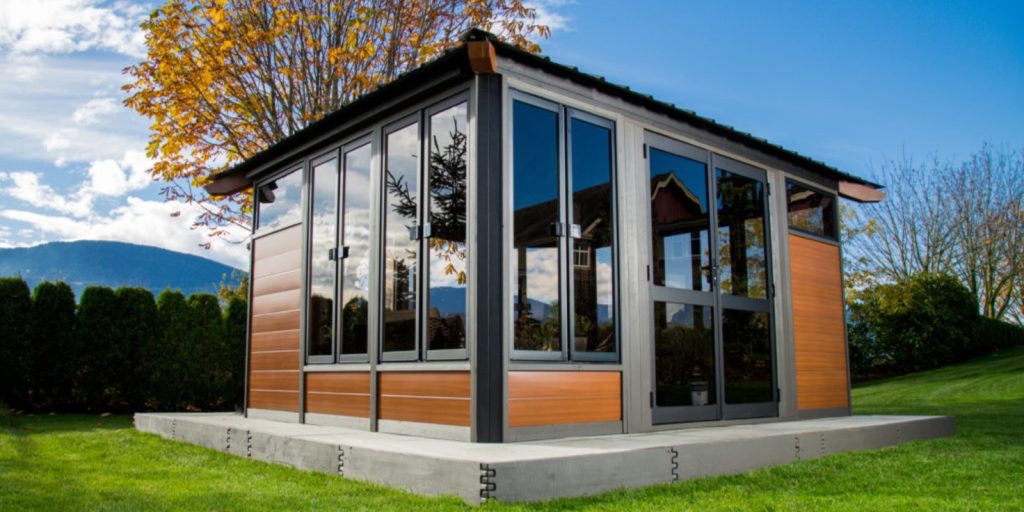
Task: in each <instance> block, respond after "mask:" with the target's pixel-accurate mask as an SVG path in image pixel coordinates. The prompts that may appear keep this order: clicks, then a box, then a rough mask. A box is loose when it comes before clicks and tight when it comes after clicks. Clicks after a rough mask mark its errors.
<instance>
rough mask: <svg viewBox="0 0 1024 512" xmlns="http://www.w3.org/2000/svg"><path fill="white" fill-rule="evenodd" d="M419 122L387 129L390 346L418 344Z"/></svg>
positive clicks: (386, 252)
mask: <svg viewBox="0 0 1024 512" xmlns="http://www.w3.org/2000/svg"><path fill="white" fill-rule="evenodd" d="M419 149H420V148H419V125H418V124H415V123H414V124H411V125H409V126H406V127H405V128H402V129H400V130H397V131H394V132H391V133H389V134H388V135H387V150H386V155H385V161H384V185H385V199H384V211H385V212H386V214H385V241H384V336H383V349H384V351H385V352H393V351H411V350H416V255H417V250H416V244H417V241H416V234H415V231H416V229H417V226H416V210H417V205H418V195H419V183H418V182H417V176H416V175H417V172H416V170H417V169H418V168H419Z"/></svg>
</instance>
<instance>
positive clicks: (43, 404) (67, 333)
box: [29, 282, 84, 409]
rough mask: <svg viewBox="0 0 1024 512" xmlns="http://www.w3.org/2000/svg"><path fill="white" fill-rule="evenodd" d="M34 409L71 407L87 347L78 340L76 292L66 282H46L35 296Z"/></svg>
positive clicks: (33, 346) (33, 311)
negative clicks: (75, 384)
mask: <svg viewBox="0 0 1024 512" xmlns="http://www.w3.org/2000/svg"><path fill="white" fill-rule="evenodd" d="M29 329H30V330H31V332H32V346H31V350H30V355H31V360H32V367H31V371H30V374H29V379H30V380H31V382H32V406H33V408H36V409H62V408H65V407H67V406H68V405H69V404H71V394H72V391H73V389H74V382H75V375H76V374H77V373H78V371H79V369H80V368H81V367H82V355H83V353H84V349H83V347H80V346H79V345H78V344H77V338H76V337H75V333H74V330H75V292H74V291H72V290H71V287H70V286H68V285H67V283H64V282H56V283H51V282H42V283H39V284H38V285H37V286H36V289H35V291H34V292H33V294H32V319H31V321H30V322H29Z"/></svg>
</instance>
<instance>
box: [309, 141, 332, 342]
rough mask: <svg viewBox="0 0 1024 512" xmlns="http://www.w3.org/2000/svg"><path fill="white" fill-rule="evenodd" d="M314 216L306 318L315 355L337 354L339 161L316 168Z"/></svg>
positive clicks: (313, 175)
mask: <svg viewBox="0 0 1024 512" xmlns="http://www.w3.org/2000/svg"><path fill="white" fill-rule="evenodd" d="M311 179H312V180H313V217H312V223H311V224H312V226H311V230H310V246H311V254H310V257H309V259H310V268H309V304H308V308H309V309H308V311H306V317H307V319H308V323H307V324H306V329H307V331H308V334H307V336H308V340H309V342H308V344H307V345H306V350H307V352H308V353H309V355H311V356H321V355H331V354H333V353H334V350H333V349H334V277H335V273H336V271H337V267H336V264H337V262H336V260H334V259H332V258H331V257H330V251H331V250H332V249H334V248H335V247H336V239H337V234H338V161H337V160H336V159H333V158H332V159H331V160H329V161H327V162H324V163H322V164H319V165H317V166H316V167H313V174H312V178H311Z"/></svg>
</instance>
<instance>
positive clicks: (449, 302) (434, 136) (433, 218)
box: [427, 103, 467, 350]
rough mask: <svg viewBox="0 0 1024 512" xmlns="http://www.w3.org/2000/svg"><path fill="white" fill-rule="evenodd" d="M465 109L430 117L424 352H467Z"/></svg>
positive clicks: (459, 108) (457, 107)
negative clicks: (428, 218) (459, 350)
mask: <svg viewBox="0 0 1024 512" xmlns="http://www.w3.org/2000/svg"><path fill="white" fill-rule="evenodd" d="M466 125H467V122H466V104H465V103H460V104H459V105H456V106H454V107H451V108H449V109H446V110H444V111H442V112H439V113H437V114H434V115H433V116H431V117H430V141H429V144H430V167H429V171H430V244H429V247H430V253H429V254H428V257H429V258H430V265H429V267H428V269H427V272H428V275H429V278H430V289H429V294H430V296H429V297H428V298H427V304H428V306H427V307H428V308H429V309H428V310H427V322H428V323H427V349H428V350H441V349H461V348H466V261H467V258H466V257H467V254H466Z"/></svg>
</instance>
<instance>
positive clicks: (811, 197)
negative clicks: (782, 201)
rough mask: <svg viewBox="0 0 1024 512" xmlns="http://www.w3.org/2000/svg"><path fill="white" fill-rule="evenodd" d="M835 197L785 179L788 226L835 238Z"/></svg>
mask: <svg viewBox="0 0 1024 512" xmlns="http://www.w3.org/2000/svg"><path fill="white" fill-rule="evenodd" d="M835 201H836V198H835V196H833V195H831V194H825V193H822V192H818V191H817V190H813V189H810V188H807V187H805V186H803V185H799V184H797V183H794V182H792V181H786V202H787V204H788V208H787V210H788V212H789V214H788V215H789V227H791V228H793V229H799V230H800V231H806V232H808V233H814V234H815V235H821V236H824V237H828V238H836V204H835Z"/></svg>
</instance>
